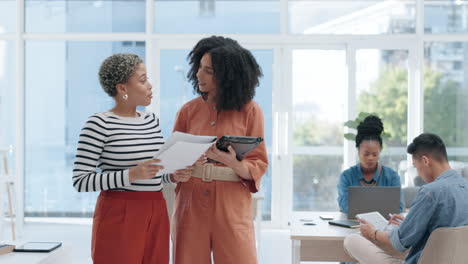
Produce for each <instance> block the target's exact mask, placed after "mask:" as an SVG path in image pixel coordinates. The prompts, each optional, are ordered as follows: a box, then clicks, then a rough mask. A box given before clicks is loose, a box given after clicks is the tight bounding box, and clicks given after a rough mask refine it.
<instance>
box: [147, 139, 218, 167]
mask: <svg viewBox="0 0 468 264" xmlns="http://www.w3.org/2000/svg"><path fill="white" fill-rule="evenodd" d="M215 141H216V137H214V136H195V135H191V134H186V133H182V132H174V133H173V134H172V135H171V137H170V138H169V139H168V140H167V141H166V143H164V145H163V146H162V147H161V149H160V150H159V151H158V153H156V155H155V156H154V158H155V159H160V160H161V162H160V163H159V164H160V165H162V166H164V169H162V170H161V171H159V172H158V175H162V174H165V173H173V172H174V171H176V170H180V169H184V168H186V167H187V166H191V165H193V164H194V163H195V162H196V161H197V160H198V159H199V158H200V156H201V155H202V154H203V153H205V152H206V151H207V150H208V148H209V147H210V146H211V145H212V144H213V143H214V142H215Z"/></svg>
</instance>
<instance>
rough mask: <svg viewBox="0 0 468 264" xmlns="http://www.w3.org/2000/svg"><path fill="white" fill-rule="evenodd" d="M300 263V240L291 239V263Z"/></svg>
mask: <svg viewBox="0 0 468 264" xmlns="http://www.w3.org/2000/svg"><path fill="white" fill-rule="evenodd" d="M300 263H301V241H300V240H295V239H293V240H292V264H300Z"/></svg>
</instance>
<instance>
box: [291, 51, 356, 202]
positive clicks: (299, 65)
mask: <svg viewBox="0 0 468 264" xmlns="http://www.w3.org/2000/svg"><path fill="white" fill-rule="evenodd" d="M292 55H293V65H292V67H293V69H292V73H293V79H292V80H293V104H294V117H293V118H294V119H293V122H294V130H293V133H294V136H293V137H294V148H293V152H294V167H293V175H294V179H293V210H294V211H313V210H332V211H333V210H335V211H336V210H337V203H336V197H337V196H336V184H337V181H338V177H339V175H340V172H341V169H342V164H343V122H344V120H343V116H344V114H343V113H344V112H343V111H344V102H345V98H344V95H345V94H346V93H345V91H346V89H347V69H346V53H345V52H344V51H343V50H294V51H293V53H292ZM324 190H326V194H324V193H323V191H324Z"/></svg>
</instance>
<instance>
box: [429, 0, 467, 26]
mask: <svg viewBox="0 0 468 264" xmlns="http://www.w3.org/2000/svg"><path fill="white" fill-rule="evenodd" d="M424 31H425V32H426V33H435V34H438V33H465V32H468V1H466V0H456V1H453V0H450V1H449V0H437V1H434V0H426V1H424Z"/></svg>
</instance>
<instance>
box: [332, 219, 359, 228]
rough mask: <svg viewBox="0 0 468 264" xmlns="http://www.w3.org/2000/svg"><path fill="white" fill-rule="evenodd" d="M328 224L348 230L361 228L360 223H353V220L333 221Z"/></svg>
mask: <svg viewBox="0 0 468 264" xmlns="http://www.w3.org/2000/svg"><path fill="white" fill-rule="evenodd" d="M328 224H330V225H336V226H341V227H347V228H358V227H359V222H358V221H353V220H348V219H342V220H331V221H328Z"/></svg>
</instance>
